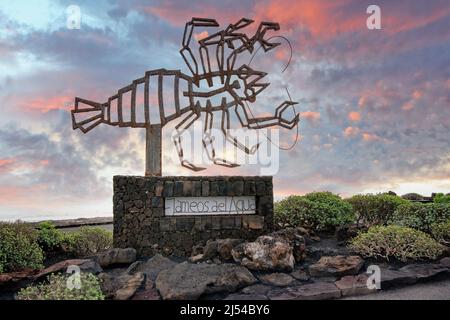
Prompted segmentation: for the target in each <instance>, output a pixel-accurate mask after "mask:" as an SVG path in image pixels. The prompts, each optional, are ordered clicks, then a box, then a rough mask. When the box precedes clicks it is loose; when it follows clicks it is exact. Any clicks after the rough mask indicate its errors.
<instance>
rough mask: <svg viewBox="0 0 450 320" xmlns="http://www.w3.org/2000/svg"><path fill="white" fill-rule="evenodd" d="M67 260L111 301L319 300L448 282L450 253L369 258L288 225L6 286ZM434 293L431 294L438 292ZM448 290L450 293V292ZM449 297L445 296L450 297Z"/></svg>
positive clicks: (119, 255)
mask: <svg viewBox="0 0 450 320" xmlns="http://www.w3.org/2000/svg"><path fill="white" fill-rule="evenodd" d="M372 264H377V265H378V266H379V267H380V271H381V279H380V280H381V289H382V290H381V293H380V292H377V291H378V290H376V289H369V288H368V287H367V285H366V283H367V279H368V276H369V275H368V274H366V270H367V267H368V266H369V265H372ZM68 265H78V266H80V268H81V269H82V270H83V271H84V272H92V273H94V274H97V275H98V277H99V278H100V279H101V280H102V290H103V292H104V294H105V296H106V298H108V299H117V300H126V299H132V300H159V299H206V300H217V299H226V300H267V299H271V300H318V299H339V298H348V297H355V296H356V297H361V296H365V295H369V294H371V295H370V297H374V298H376V297H379V298H380V299H383V298H388V297H390V295H389V292H395V291H396V290H394V291H386V290H392V289H396V288H398V287H405V286H408V285H412V284H416V283H423V282H426V281H431V280H445V281H447V282H444V283H448V279H450V257H444V258H442V259H441V260H440V261H436V262H433V263H411V264H400V263H396V264H393V263H391V264H387V263H376V262H373V261H365V260H363V259H362V258H361V257H359V256H356V255H352V254H351V253H350V252H348V251H347V249H346V247H345V246H340V245H339V243H338V241H337V239H336V238H335V237H334V236H322V237H318V236H317V235H315V234H311V233H309V232H308V231H306V230H303V229H301V228H300V229H283V230H280V231H277V232H274V233H272V234H269V235H266V236H261V237H259V238H257V239H256V240H255V241H252V242H244V241H242V240H239V239H219V240H215V241H208V242H207V243H206V244H199V245H196V246H194V247H193V250H192V256H191V257H190V258H173V257H170V258H169V257H164V256H162V255H160V254H155V255H154V256H152V257H150V258H139V259H137V257H136V251H135V250H134V249H131V248H128V249H112V250H109V251H108V252H105V253H103V254H100V255H97V256H95V257H90V258H86V259H75V260H66V261H62V262H59V263H57V264H54V265H52V266H50V267H48V268H46V269H44V270H40V271H39V272H36V271H28V272H27V271H24V272H19V273H14V274H3V275H0V285H1V284H3V287H5V286H6V285H8V286H9V288H14V284H16V285H17V286H19V284H20V286H23V285H24V283H31V282H36V281H39V280H40V279H44V278H45V276H47V275H48V274H50V273H53V272H58V271H64V270H65V269H66V268H67V266H68ZM446 279H447V280H446ZM434 283H435V285H436V283H441V282H434ZM419 285H422V284H419ZM17 286H16V287H17ZM407 288H409V287H407ZM413 288H414V286H413ZM432 288H433V287H432ZM16 289H17V288H16ZM428 290H429V291H427V292H430V294H431V292H432V289H428ZM13 291H14V290H12V291H9V292H10V293H9V294H7V293H5V292H6V291H5V290H3V298H13ZM441 291H442V290H441ZM406 292H407V293H408V292H409V293H410V294H411V297H408V296H407V293H406V294H403V293H398V296H399V297H402V298H406V299H408V298H414V297H420V294H419V293H417V292H415V291H406ZM414 292H415V293H414ZM442 292H446V293H448V289H447V291H442ZM423 295H424V294H422V296H423ZM442 295H444V296H442ZM445 295H446V294H445V293H443V294H441V296H440V298H448V299H450V296H445ZM392 297H395V294H394V295H393V296H392Z"/></svg>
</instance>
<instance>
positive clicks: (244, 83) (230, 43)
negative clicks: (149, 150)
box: [71, 18, 299, 171]
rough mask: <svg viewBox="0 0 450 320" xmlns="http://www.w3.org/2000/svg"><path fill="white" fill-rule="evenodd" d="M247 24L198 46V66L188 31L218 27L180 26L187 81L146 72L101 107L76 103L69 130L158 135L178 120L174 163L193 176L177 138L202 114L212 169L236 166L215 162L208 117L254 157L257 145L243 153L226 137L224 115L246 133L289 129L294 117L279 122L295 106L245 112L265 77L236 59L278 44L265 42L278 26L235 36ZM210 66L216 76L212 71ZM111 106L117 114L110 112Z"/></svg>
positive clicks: (174, 74) (173, 73) (202, 21)
mask: <svg viewBox="0 0 450 320" xmlns="http://www.w3.org/2000/svg"><path fill="white" fill-rule="evenodd" d="M253 22H254V21H253V20H250V19H246V18H242V19H241V20H239V21H238V22H237V23H234V24H230V25H229V26H228V27H227V28H225V29H223V30H220V31H218V32H216V33H213V34H211V35H209V36H207V37H205V38H203V39H201V40H198V45H199V49H198V55H199V57H200V63H199V61H197V59H196V57H195V55H194V53H193V51H192V49H191V47H190V45H191V42H192V38H193V32H194V29H195V28H197V27H219V24H218V23H217V21H216V20H215V19H206V18H192V20H191V21H189V22H188V23H186V26H185V30H184V35H183V41H182V48H181V50H180V53H181V55H182V57H183V59H184V61H185V63H186V65H187V67H188V68H189V70H190V72H191V75H186V74H184V73H182V72H181V71H180V70H166V69H157V70H150V71H147V72H145V76H144V77H142V78H139V79H136V80H134V81H133V82H132V83H131V84H130V85H128V86H125V87H123V88H121V89H119V90H118V92H117V93H116V94H114V95H113V96H111V97H109V99H108V101H107V102H105V103H98V102H94V101H90V100H86V99H81V98H78V97H76V98H75V107H74V110H72V111H71V113H72V125H73V129H74V130H75V129H80V130H81V131H82V132H83V133H87V132H88V131H90V130H91V129H93V128H94V127H96V126H97V125H99V124H100V123H105V124H108V125H112V126H119V127H135V128H139V127H141V128H147V129H149V128H151V127H155V126H157V128H159V130H160V128H162V127H163V126H164V125H166V124H167V123H168V122H170V121H173V120H175V119H179V118H181V121H180V122H179V123H178V124H177V125H176V127H175V128H176V134H175V135H174V137H173V142H174V144H175V147H176V149H177V153H178V156H179V158H180V163H181V165H182V166H184V167H186V168H188V169H191V170H194V171H199V170H203V169H205V168H202V167H198V166H196V165H194V164H192V163H191V162H190V161H188V160H186V159H184V152H183V148H182V144H181V142H182V141H181V137H182V134H183V132H184V131H185V130H186V129H188V128H189V127H190V126H191V125H192V124H193V123H194V122H195V121H196V120H198V119H199V118H200V117H201V115H202V114H205V116H206V119H205V125H204V131H203V133H204V134H203V139H202V140H203V141H202V142H203V146H204V148H205V149H206V151H207V153H208V157H209V158H210V159H211V160H212V162H213V163H214V164H217V165H221V166H225V167H236V166H238V165H237V164H235V163H232V162H230V161H228V160H225V159H222V158H219V157H217V156H216V152H215V149H214V143H213V141H214V139H213V138H212V137H211V134H210V132H211V129H212V126H213V117H214V113H216V112H220V113H221V130H222V132H223V134H224V135H225V137H226V139H227V140H228V141H230V142H232V143H233V144H234V145H235V146H236V147H237V148H239V149H240V150H243V151H244V152H246V153H248V154H251V153H254V152H256V150H257V149H258V146H259V144H257V145H255V146H253V147H250V148H248V147H247V146H245V145H244V144H243V143H242V142H240V141H238V139H237V138H236V137H234V136H232V135H230V133H229V131H230V130H229V129H230V112H231V111H232V110H234V112H235V114H236V115H237V118H238V119H239V122H240V125H241V126H242V127H246V128H249V129H261V128H266V127H270V126H275V125H276V126H281V127H284V128H287V129H292V128H294V127H295V126H296V125H297V124H298V122H299V114H295V115H294V117H293V118H292V119H290V120H289V119H285V118H283V113H284V112H285V111H286V109H288V108H289V107H291V106H293V105H295V104H297V102H293V101H284V102H282V103H281V104H280V105H279V106H278V107H276V109H275V114H274V115H273V116H267V117H254V116H253V115H252V114H251V111H250V114H249V112H248V110H247V109H246V103H247V102H255V101H256V96H257V95H258V94H259V93H261V92H262V91H263V90H264V89H265V88H267V86H269V83H261V82H259V81H260V80H261V79H263V78H264V77H265V76H266V75H267V73H265V72H262V71H257V70H253V69H252V68H251V67H250V65H247V64H243V65H240V66H239V67H238V68H236V67H235V64H236V59H237V57H238V56H239V55H240V54H242V53H244V52H246V51H247V52H249V53H252V52H254V50H255V45H257V44H259V45H260V46H261V48H262V49H263V50H264V51H265V52H267V51H269V50H272V49H274V48H275V47H277V46H278V45H279V44H280V43H272V42H269V37H267V32H268V31H270V30H273V31H278V30H279V29H280V26H279V24H278V23H274V22H261V23H260V25H259V27H258V28H257V30H256V32H255V34H254V35H253V36H251V37H248V36H247V35H246V34H245V33H243V32H241V30H242V29H243V28H245V27H247V26H248V25H250V24H251V23H253ZM214 48H215V50H214ZM226 48H227V51H228V52H230V53H229V54H227V56H225V49H226ZM212 50H214V51H215V52H214V54H215V58H216V61H213V62H214V63H213V64H211V60H210V54H211V51H212ZM199 64H200V66H199ZM212 65H213V67H214V68H215V69H216V70H213V69H214V68H212ZM168 77H171V79H173V81H172V80H171V81H170V83H169V85H167V84H166V83H167V81H164V80H165V79H167V78H168ZM203 82H206V83H207V85H208V87H209V88H210V90H209V91H202V90H201V89H200V83H203ZM153 83H155V84H156V86H157V87H156V88H157V91H158V97H149V88H150V86H151V85H153ZM217 83H219V84H220V85H219V87H218V88H217V89H213V88H212V87H214V86H216V87H217ZM139 85H143V86H144V97H143V102H144V103H143V107H144V119H143V120H137V118H136V99H137V97H136V92H137V87H138V86H139ZM181 86H184V87H185V88H187V90H186V91H182V92H180V87H181ZM166 90H169V91H167V92H173V104H174V108H172V112H170V111H168V110H167V109H168V108H167V103H166V102H165V101H164V98H163V91H164V92H166ZM238 90H239V91H238ZM127 93H131V95H130V101H126V102H127V103H128V102H129V106H130V109H131V110H130V117H129V119H124V118H125V117H124V110H123V103H124V95H125V94H127ZM213 97H215V98H217V97H219V98H220V97H221V99H219V100H220V103H217V102H216V103H213V102H212V100H213ZM138 98H142V97H138ZM151 98H155V99H157V104H156V102H155V105H151V104H150V99H151ZM215 100H217V99H215ZM83 105H84V106H83ZM116 105H117V108H115V106H116ZM152 107H153V108H156V109H157V111H159V112H158V113H159V116H155V119H154V118H153V117H151V116H150V114H151V112H150V111H151V110H150V108H152ZM172 107H173V106H172ZM116 109H117V110H116ZM127 111H128V110H127ZM86 114H88V116H87V117H85V119H83V120H79V119H77V117H78V116H82V115H86ZM116 115H117V119H116V120H114V119H113V116H116Z"/></svg>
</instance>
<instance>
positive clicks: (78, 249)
mask: <svg viewBox="0 0 450 320" xmlns="http://www.w3.org/2000/svg"><path fill="white" fill-rule="evenodd" d="M64 238H65V239H64V250H65V251H67V252H70V253H72V254H74V255H75V256H78V257H84V256H87V255H92V254H95V253H97V252H100V251H104V250H107V249H110V248H111V247H112V233H111V232H110V231H107V230H105V229H102V228H92V227H81V228H80V229H79V230H78V231H74V232H69V233H67V234H66V235H65V237H64Z"/></svg>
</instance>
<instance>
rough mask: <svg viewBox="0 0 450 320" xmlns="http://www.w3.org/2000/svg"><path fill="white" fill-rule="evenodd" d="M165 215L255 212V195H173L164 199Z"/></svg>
mask: <svg viewBox="0 0 450 320" xmlns="http://www.w3.org/2000/svg"><path fill="white" fill-rule="evenodd" d="M164 213H165V215H166V216H185V215H188V216H189V215H193V216H194V215H218V214H255V213H256V200H255V197H250V196H242V197H174V198H166V199H165V207H164Z"/></svg>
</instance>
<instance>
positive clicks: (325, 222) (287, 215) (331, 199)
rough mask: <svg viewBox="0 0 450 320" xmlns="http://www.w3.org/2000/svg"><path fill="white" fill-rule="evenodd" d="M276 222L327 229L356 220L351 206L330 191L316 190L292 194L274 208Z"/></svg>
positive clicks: (282, 224) (320, 229) (283, 224)
mask: <svg viewBox="0 0 450 320" xmlns="http://www.w3.org/2000/svg"><path fill="white" fill-rule="evenodd" d="M274 219H275V222H276V223H277V224H279V225H281V226H293V227H296V226H302V227H306V228H310V229H314V230H319V231H326V230H330V229H333V228H334V227H336V226H339V225H343V224H347V223H352V222H354V215H353V212H352V210H351V206H350V205H349V204H348V203H346V202H345V201H343V200H342V199H341V198H340V197H339V196H337V195H334V194H332V193H330V192H314V193H310V194H307V195H305V196H290V197H287V198H285V199H283V200H281V201H279V202H277V203H275V208H274Z"/></svg>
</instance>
